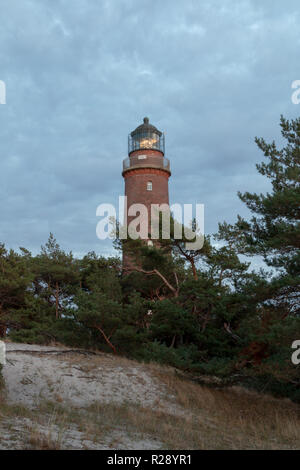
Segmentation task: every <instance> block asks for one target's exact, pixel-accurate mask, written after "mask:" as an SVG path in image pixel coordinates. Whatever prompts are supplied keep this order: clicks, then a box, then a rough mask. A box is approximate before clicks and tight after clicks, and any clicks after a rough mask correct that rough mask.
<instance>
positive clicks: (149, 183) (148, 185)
mask: <svg viewBox="0 0 300 470" xmlns="http://www.w3.org/2000/svg"><path fill="white" fill-rule="evenodd" d="M147 191H152V181H148V182H147Z"/></svg>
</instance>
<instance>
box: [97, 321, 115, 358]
mask: <svg viewBox="0 0 300 470" xmlns="http://www.w3.org/2000/svg"><path fill="white" fill-rule="evenodd" d="M95 328H96V329H97V330H98V331H100V333H101V334H102V336H103V338H104V339H105V341H106V342H107V344H108V346H109V347H110V348H111V349H112V350H113V352H114V354H117V350H116V348H115V347H114V345H113V344H112V343H111V342H110V340H109V339H108V337H107V336H106V334H105V333H104V331H103V330H102V328H100V326H95Z"/></svg>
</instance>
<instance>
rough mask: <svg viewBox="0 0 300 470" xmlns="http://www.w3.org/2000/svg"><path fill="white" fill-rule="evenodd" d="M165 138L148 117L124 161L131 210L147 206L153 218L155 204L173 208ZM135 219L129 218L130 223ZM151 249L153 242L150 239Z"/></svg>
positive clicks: (133, 137)
mask: <svg viewBox="0 0 300 470" xmlns="http://www.w3.org/2000/svg"><path fill="white" fill-rule="evenodd" d="M164 155H165V136H164V134H163V133H162V132H161V131H159V130H158V129H157V128H156V127H155V126H153V125H152V124H150V123H149V119H148V118H147V117H145V118H144V122H143V124H141V125H140V126H138V127H137V128H136V129H135V130H134V131H132V132H131V133H130V134H129V136H128V158H126V159H125V160H124V161H123V173H122V175H123V177H124V180H125V196H127V208H128V210H130V206H131V205H132V204H144V205H145V206H146V207H147V209H148V216H149V217H148V222H149V231H150V217H151V205H152V204H159V205H161V204H169V188H168V181H169V177H170V175H171V172H170V162H169V160H168V159H167V158H165V156H164ZM133 218H134V217H131V216H129V215H128V218H127V222H128V224H129V223H130V220H131V219H133ZM148 244H149V245H151V244H152V241H151V239H148ZM128 265H130V259H128V257H127V256H126V254H125V253H124V255H123V268H124V269H125V270H126V267H128Z"/></svg>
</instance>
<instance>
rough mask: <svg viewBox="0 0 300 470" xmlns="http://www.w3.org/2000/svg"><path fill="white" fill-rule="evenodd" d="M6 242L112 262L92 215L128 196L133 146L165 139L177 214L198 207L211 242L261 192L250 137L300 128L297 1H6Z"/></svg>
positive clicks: (2, 30)
mask: <svg viewBox="0 0 300 470" xmlns="http://www.w3.org/2000/svg"><path fill="white" fill-rule="evenodd" d="M0 11H1V25H0V80H3V81H4V82H5V83H6V87H7V97H6V101H7V103H6V105H0V197H1V207H0V218H1V225H0V241H2V242H4V243H5V244H6V245H7V247H9V248H10V247H11V248H18V247H19V246H25V247H26V248H29V249H30V250H32V251H33V252H34V253H35V252H37V251H39V249H40V245H41V244H42V243H43V244H44V243H45V241H46V240H47V238H48V234H49V232H50V231H52V232H53V233H54V234H55V236H56V238H57V239H58V241H59V243H60V244H61V246H62V247H63V248H64V249H66V250H68V251H69V250H72V251H73V252H74V253H75V254H76V255H78V256H80V255H82V254H84V253H86V252H88V251H91V250H95V251H96V252H98V253H103V254H108V253H110V252H111V251H112V248H111V244H110V242H103V241H100V240H98V239H97V238H96V231H95V230H96V225H97V221H98V219H97V217H96V207H97V205H98V204H100V203H103V202H105V203H112V204H116V203H117V199H118V195H119V194H120V195H122V194H123V192H124V183H123V179H122V176H121V170H122V160H123V159H124V158H125V157H126V156H127V135H128V133H129V132H130V131H132V130H133V129H134V128H135V127H136V126H137V125H139V124H140V123H141V122H142V119H143V117H144V116H149V118H150V122H151V123H153V124H154V125H156V126H157V127H158V128H159V129H160V130H163V131H165V133H166V157H167V158H169V159H170V161H171V168H172V177H171V179H170V202H172V203H174V202H178V203H194V204H195V203H204V204H205V224H206V227H205V231H206V232H207V233H212V232H215V231H216V230H217V224H218V222H219V221H223V220H227V221H228V222H234V221H235V219H236V215H237V214H238V213H239V214H241V215H244V216H248V211H247V210H246V209H245V207H244V205H243V204H242V203H241V202H240V201H239V199H238V197H237V195H236V193H237V191H238V190H241V191H246V190H248V191H252V192H254V191H255V192H265V191H267V190H268V189H269V185H268V182H267V180H266V179H265V177H263V176H260V175H259V174H258V173H257V171H256V168H255V164H256V163H258V162H260V161H261V160H263V158H264V157H263V155H262V154H261V152H260V151H259V149H258V148H257V147H256V145H255V143H254V138H255V136H263V137H265V138H266V140H273V139H279V141H280V130H279V125H278V124H279V119H280V114H284V115H285V116H286V117H288V118H292V117H296V116H298V115H299V114H300V105H294V104H293V103H292V101H291V95H292V91H293V90H292V89H291V84H292V82H293V81H294V80H297V79H300V67H299V64H300V60H299V59H300V54H299V51H300V26H299V25H300V15H299V12H300V4H299V0H287V1H286V2H282V1H279V0H272V1H271V0H263V1H261V0H257V1H256V0H248V1H245V0H235V1H231V0H227V1H226V0H223V1H221V0H219V1H213V0H201V2H200V1H199V0H196V1H191V0H185V1H183V0H182V1H179V0H164V1H158V0H152V1H149V0H148V1H146V0H42V1H41V0H22V1H20V0H0Z"/></svg>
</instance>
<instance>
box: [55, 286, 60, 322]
mask: <svg viewBox="0 0 300 470" xmlns="http://www.w3.org/2000/svg"><path fill="white" fill-rule="evenodd" d="M58 295H59V286H58V282H57V281H56V283H55V313H56V319H58V306H59V298H58Z"/></svg>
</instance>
